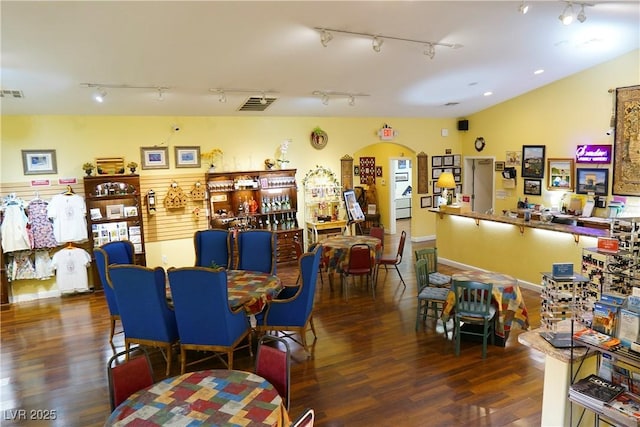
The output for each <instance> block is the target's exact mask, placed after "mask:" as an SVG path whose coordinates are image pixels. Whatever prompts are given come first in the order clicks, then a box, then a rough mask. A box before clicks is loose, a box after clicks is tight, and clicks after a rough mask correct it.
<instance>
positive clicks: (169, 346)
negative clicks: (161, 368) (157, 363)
mask: <svg viewBox="0 0 640 427" xmlns="http://www.w3.org/2000/svg"><path fill="white" fill-rule="evenodd" d="M172 350H173V349H172V348H171V344H169V345H168V346H167V376H169V374H170V373H171V360H172V356H173V351H172Z"/></svg>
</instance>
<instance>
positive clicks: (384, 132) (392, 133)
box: [378, 124, 398, 141]
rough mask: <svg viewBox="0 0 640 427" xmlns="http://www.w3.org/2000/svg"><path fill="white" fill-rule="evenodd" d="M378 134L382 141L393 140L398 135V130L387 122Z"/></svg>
mask: <svg viewBox="0 0 640 427" xmlns="http://www.w3.org/2000/svg"><path fill="white" fill-rule="evenodd" d="M378 136H379V137H380V139H381V140H382V141H393V138H395V137H396V136H398V132H397V131H396V130H394V129H393V128H392V127H391V126H389V125H387V124H385V125H384V126H383V127H382V128H381V129H380V130H379V131H378Z"/></svg>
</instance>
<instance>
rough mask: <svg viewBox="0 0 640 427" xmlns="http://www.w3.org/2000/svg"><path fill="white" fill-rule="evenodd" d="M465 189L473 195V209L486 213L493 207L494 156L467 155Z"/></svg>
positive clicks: (464, 176)
mask: <svg viewBox="0 0 640 427" xmlns="http://www.w3.org/2000/svg"><path fill="white" fill-rule="evenodd" d="M464 161H465V166H464V171H463V172H464V175H463V191H464V193H465V194H470V195H471V209H472V210H473V211H474V212H478V213H485V212H487V211H489V210H492V209H493V196H494V194H493V181H494V170H493V169H494V167H493V163H494V158H493V157H465V160H464Z"/></svg>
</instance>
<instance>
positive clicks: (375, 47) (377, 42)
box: [371, 36, 384, 52]
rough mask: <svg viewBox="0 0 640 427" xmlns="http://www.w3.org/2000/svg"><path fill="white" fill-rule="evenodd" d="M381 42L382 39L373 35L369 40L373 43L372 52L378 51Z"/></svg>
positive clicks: (382, 41)
mask: <svg viewBox="0 0 640 427" xmlns="http://www.w3.org/2000/svg"><path fill="white" fill-rule="evenodd" d="M382 43H384V40H383V39H380V38H378V36H374V37H373V39H372V40H371V44H372V45H373V50H374V52H380V48H381V47H382Z"/></svg>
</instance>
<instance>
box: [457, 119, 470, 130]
mask: <svg viewBox="0 0 640 427" xmlns="http://www.w3.org/2000/svg"><path fill="white" fill-rule="evenodd" d="M458 130H469V120H458Z"/></svg>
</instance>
